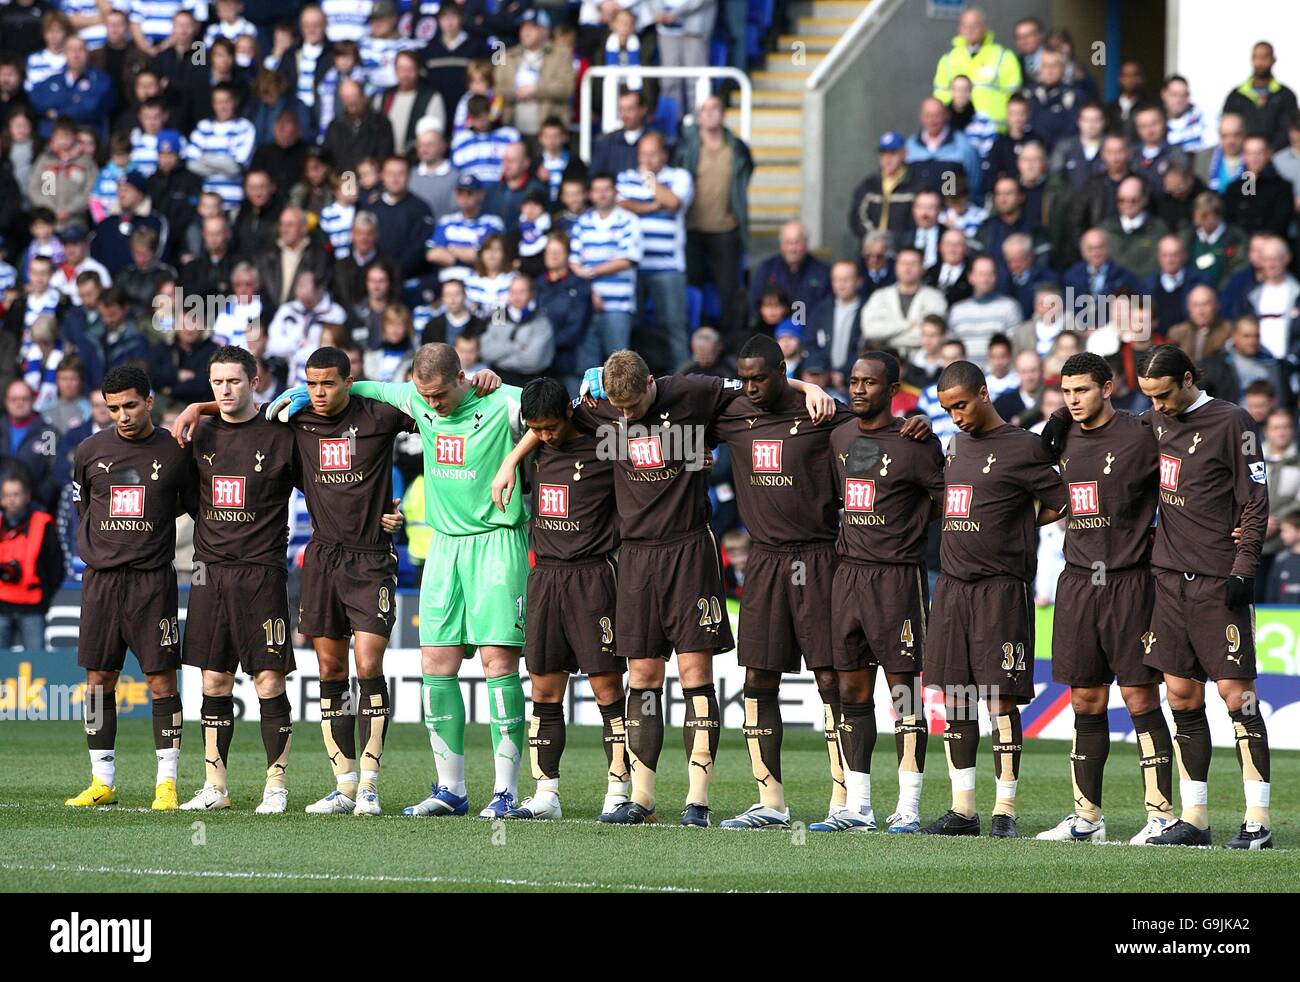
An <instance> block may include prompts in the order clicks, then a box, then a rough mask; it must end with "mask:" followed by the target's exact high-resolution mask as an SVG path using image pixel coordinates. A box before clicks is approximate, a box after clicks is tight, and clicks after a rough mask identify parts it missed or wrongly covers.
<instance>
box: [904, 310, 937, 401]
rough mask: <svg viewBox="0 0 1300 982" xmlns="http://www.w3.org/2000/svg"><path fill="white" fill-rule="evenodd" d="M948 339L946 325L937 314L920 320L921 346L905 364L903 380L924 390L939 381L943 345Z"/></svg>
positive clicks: (915, 387)
mask: <svg viewBox="0 0 1300 982" xmlns="http://www.w3.org/2000/svg"><path fill="white" fill-rule="evenodd" d="M947 340H948V325H947V324H946V323H944V319H943V318H942V317H940V316H939V315H938V314H928V315H926V318H925V319H924V320H923V321H921V346H920V347H919V348H917V349H916V353H915V354H914V355H912V358H911V360H910V361H908V362H907V366H906V377H905V378H904V382H905V383H906V384H907V385H909V386H911V387H912V388H914V389H918V390H920V391H924V390H925V389H927V388H929V387H930V386H932V385H934V384H935V383H936V382H938V381H939V373H940V372H942V371H943V369H944V361H943V345H944V342H945V341H947Z"/></svg>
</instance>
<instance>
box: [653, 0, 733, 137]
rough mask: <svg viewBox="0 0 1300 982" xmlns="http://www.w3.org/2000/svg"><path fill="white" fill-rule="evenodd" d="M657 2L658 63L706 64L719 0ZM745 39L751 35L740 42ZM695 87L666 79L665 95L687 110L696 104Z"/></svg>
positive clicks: (679, 80) (681, 65)
mask: <svg viewBox="0 0 1300 982" xmlns="http://www.w3.org/2000/svg"><path fill="white" fill-rule="evenodd" d="M654 6H655V8H656V10H655V31H656V41H657V47H658V49H659V64H661V65H663V66H665V67H673V68H683V67H684V68H695V67H699V66H701V65H707V64H708V63H709V38H710V37H712V35H713V25H714V23H715V21H716V19H717V15H718V3H717V0H658V2H657V3H656V4H654ZM746 43H748V39H746V41H743V42H741V46H743V45H744V44H746ZM693 89H694V86H693V85H688V84H687V81H686V80H685V79H665V80H664V83H663V93H664V95H667V96H670V97H672V98H673V99H676V100H677V105H678V106H680V107H681V110H682V112H684V113H689V112H690V111H691V110H692V109H693V108H694V106H695V93H694V91H693Z"/></svg>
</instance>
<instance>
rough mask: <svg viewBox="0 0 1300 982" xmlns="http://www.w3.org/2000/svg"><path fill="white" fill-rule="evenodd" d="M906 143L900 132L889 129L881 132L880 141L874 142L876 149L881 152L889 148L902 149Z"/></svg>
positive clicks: (889, 149)
mask: <svg viewBox="0 0 1300 982" xmlns="http://www.w3.org/2000/svg"><path fill="white" fill-rule="evenodd" d="M906 145H907V141H906V140H904V139H903V134H902V133H900V132H898V130H889V131H888V132H886V133H883V134H881V137H880V142H878V143H877V144H876V149H877V150H879V151H880V152H881V153H885V152H887V151H891V150H902V149H903V147H905V146H906Z"/></svg>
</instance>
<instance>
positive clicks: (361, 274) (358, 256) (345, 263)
mask: <svg viewBox="0 0 1300 982" xmlns="http://www.w3.org/2000/svg"><path fill="white" fill-rule="evenodd" d="M378 242H379V221H378V219H376V218H375V214H374V212H372V211H363V212H358V214H357V217H356V220H355V221H354V222H353V223H352V233H351V245H350V246H349V248H348V254H347V256H346V257H345V258H344V259H342V260H341V261H339V262H337V263H335V265H334V276H333V279H332V280H331V289H330V292H332V293H333V294H334V299H336V300H337V301H338V302H339V306H341V307H342V308H343V309H344V310H347V311H350V310H352V308H353V307H355V306H356V305H357V304H358V303H359V302H360V301H361V299H362V297H363V296H365V293H366V272H367V271H368V270H369V269H370V267H371V266H373V265H375V263H377V262H384V263H385V264H391V260H389V259H387V258H385V257H381V256H380V254H379V249H378ZM389 278H390V279H392V280H396V279H397V274H396V269H391V270H390V271H389Z"/></svg>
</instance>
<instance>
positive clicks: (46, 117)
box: [28, 35, 117, 137]
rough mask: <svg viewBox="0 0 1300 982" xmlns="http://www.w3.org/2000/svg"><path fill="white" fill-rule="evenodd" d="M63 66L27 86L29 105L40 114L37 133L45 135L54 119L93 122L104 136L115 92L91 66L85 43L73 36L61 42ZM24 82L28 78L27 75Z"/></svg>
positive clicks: (51, 127)
mask: <svg viewBox="0 0 1300 982" xmlns="http://www.w3.org/2000/svg"><path fill="white" fill-rule="evenodd" d="M64 53H65V55H66V56H67V62H66V65H65V66H64V67H63V68H62V70H60V71H56V72H55V73H54V74H51V75H49V76H47V77H46V78H45V79H44V80H42V81H39V82H36V83H35V84H33V85H32V86H31V102H32V108H33V109H34V110H36V112H37V113H39V114H40V116H41V125H40V134H41V136H42V137H48V136H49V135H50V131H51V130H52V129H53V127H54V122H55V121H56V120H58V119H70V120H73V121H74V122H77V123H85V124H88V125H93V126H94V127H95V128H96V130H97V131H98V132H99V133H100V135H101V136H107V135H108V116H109V110H110V109H112V107H113V104H114V102H115V101H116V98H117V94H116V93H115V92H114V90H113V83H112V81H111V80H110V79H109V77H108V76H107V75H105V74H104V73H103V72H101V71H98V70H97V69H94V68H91V67H90V65H89V63H88V61H89V59H88V54H87V50H86V42H85V41H83V40H82V39H81V38H79V37H77V36H76V35H73V36H72V37H70V38H68V40H67V42H66V43H65V45H64ZM28 82H29V83H31V82H32V77H31V75H30V74H29V75H28Z"/></svg>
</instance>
